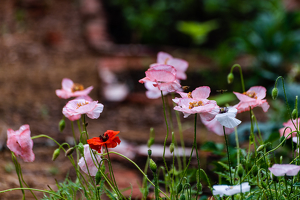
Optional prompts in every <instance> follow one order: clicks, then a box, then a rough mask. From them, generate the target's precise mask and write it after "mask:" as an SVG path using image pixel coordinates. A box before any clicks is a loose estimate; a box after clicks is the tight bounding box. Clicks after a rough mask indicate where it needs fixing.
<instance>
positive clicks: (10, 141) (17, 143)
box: [6, 124, 35, 162]
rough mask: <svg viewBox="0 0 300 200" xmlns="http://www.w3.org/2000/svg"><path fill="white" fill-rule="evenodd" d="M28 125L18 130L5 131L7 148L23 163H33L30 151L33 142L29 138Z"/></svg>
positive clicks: (33, 156) (32, 155) (32, 154)
mask: <svg viewBox="0 0 300 200" xmlns="http://www.w3.org/2000/svg"><path fill="white" fill-rule="evenodd" d="M30 134H31V132H30V129H29V125H27V124H25V125H23V126H21V127H20V129H19V130H17V131H14V130H12V129H8V130H7V144H6V145H7V147H8V148H9V149H10V150H11V151H12V152H14V153H15V155H16V156H19V157H21V158H22V159H23V160H24V162H33V161H34V159H35V155H34V153H33V151H32V147H33V141H32V139H31V137H30Z"/></svg>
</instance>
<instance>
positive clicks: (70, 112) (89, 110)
mask: <svg viewBox="0 0 300 200" xmlns="http://www.w3.org/2000/svg"><path fill="white" fill-rule="evenodd" d="M103 107H104V106H103V105H102V104H101V103H98V101H91V102H90V101H87V100H85V99H74V100H71V101H69V102H68V103H67V105H65V107H64V108H63V111H62V113H63V114H64V115H65V116H66V117H67V118H68V119H69V120H71V121H74V120H77V119H79V118H80V116H81V115H82V114H86V115H87V116H88V117H89V118H91V119H97V118H99V116H100V113H102V111H103Z"/></svg>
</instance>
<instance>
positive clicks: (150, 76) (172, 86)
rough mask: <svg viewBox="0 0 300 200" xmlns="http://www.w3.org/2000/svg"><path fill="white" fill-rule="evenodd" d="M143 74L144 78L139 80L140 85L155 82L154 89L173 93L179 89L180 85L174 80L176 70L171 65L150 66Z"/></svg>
mask: <svg viewBox="0 0 300 200" xmlns="http://www.w3.org/2000/svg"><path fill="white" fill-rule="evenodd" d="M145 74H146V77H145V78H143V79H141V80H139V82H140V83H145V82H147V81H152V82H155V83H154V84H153V86H154V87H158V89H159V90H161V91H166V92H175V91H178V90H180V89H181V85H180V83H179V82H178V81H177V80H176V69H175V68H174V67H173V66H171V65H164V64H156V65H152V66H151V67H150V68H149V69H148V70H147V71H146V72H145Z"/></svg>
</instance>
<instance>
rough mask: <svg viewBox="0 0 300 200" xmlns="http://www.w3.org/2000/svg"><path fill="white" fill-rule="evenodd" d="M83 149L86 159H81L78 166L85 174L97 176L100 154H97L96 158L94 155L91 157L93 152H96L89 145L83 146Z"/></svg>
mask: <svg viewBox="0 0 300 200" xmlns="http://www.w3.org/2000/svg"><path fill="white" fill-rule="evenodd" d="M83 147H84V157H82V158H80V159H79V162H78V165H79V167H80V169H81V170H82V171H83V172H84V173H86V174H89V172H90V175H91V176H96V174H97V171H98V167H97V163H100V161H101V156H100V155H98V154H96V156H94V155H93V154H92V155H91V151H94V150H92V149H90V146H89V145H88V144H85V145H83ZM84 158H85V160H84ZM95 164H96V165H95Z"/></svg>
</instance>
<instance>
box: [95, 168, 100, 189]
mask: <svg viewBox="0 0 300 200" xmlns="http://www.w3.org/2000/svg"><path fill="white" fill-rule="evenodd" d="M101 178H102V174H101V172H100V170H98V171H97V173H96V176H95V181H96V185H98V184H99V183H100V181H101Z"/></svg>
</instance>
